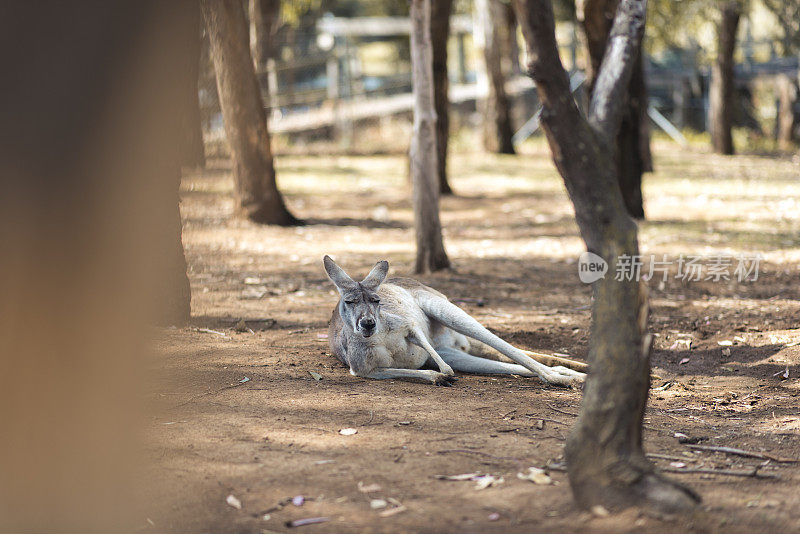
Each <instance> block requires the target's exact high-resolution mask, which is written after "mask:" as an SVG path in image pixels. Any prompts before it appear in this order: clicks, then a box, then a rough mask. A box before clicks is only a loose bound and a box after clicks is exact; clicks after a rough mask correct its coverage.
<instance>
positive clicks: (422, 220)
mask: <svg viewBox="0 0 800 534" xmlns="http://www.w3.org/2000/svg"><path fill="white" fill-rule="evenodd" d="M430 28H431V0H412V1H411V63H412V68H413V72H412V74H413V85H414V133H413V136H412V138H411V151H410V162H411V176H412V179H413V182H414V227H415V229H416V239H417V259H416V262H415V264H414V272H415V273H427V272H431V271H438V270H440V269H446V268H447V267H449V266H450V260H449V259H448V258H447V254H446V253H445V251H444V244H443V242H442V225H441V222H440V221H439V181H438V180H437V174H436V172H437V161H436V160H437V157H438V156H437V150H436V111H435V109H434V104H433V100H434V99H433V51H432V46H431V31H430Z"/></svg>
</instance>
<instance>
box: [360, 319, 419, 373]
mask: <svg viewBox="0 0 800 534" xmlns="http://www.w3.org/2000/svg"><path fill="white" fill-rule="evenodd" d="M409 333H410V329H409V328H408V327H405V325H394V327H393V328H390V329H388V330H387V331H386V332H381V333H380V334H378V335H377V336H376V337H379V339H375V340H374V342H375V343H374V345H372V346H370V348H369V356H368V358H369V360H370V361H371V363H373V364H374V365H375V367H393V368H398V369H419V368H420V367H422V366H423V365H424V364H425V362H426V361H427V359H428V353H427V352H425V350H424V349H422V348H420V347H418V346H417V345H414V344H413V343H411V342H410V341H409Z"/></svg>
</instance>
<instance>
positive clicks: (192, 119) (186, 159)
mask: <svg viewBox="0 0 800 534" xmlns="http://www.w3.org/2000/svg"><path fill="white" fill-rule="evenodd" d="M195 15H196V20H195V21H194V22H195V27H196V30H197V31H196V33H197V39H196V40H195V41H196V42H194V43H192V44H193V45H194V48H193V49H192V53H193V54H194V56H195V58H196V60H195V61H192V62H191V63H189V78H188V79H187V97H188V98H189V101H190V102H191V105H190V106H187V111H186V115H185V117H184V119H183V120H184V126H183V131H184V137H183V140H184V146H183V147H182V149H181V154H182V158H181V159H182V161H181V163H182V164H183V166H185V167H194V168H204V167H205V166H206V150H205V144H204V142H203V121H202V119H201V117H200V115H201V114H200V92H199V89H200V87H199V85H200V84H199V82H200V61H201V56H202V49H201V47H202V44H203V38H202V34H201V31H200V30H201V27H202V26H201V25H202V20H201V17H200V12H199V10H195Z"/></svg>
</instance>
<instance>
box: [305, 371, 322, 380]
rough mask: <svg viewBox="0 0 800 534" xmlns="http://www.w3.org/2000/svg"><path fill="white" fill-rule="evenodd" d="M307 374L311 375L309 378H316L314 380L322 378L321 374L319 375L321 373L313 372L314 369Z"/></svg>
mask: <svg viewBox="0 0 800 534" xmlns="http://www.w3.org/2000/svg"><path fill="white" fill-rule="evenodd" d="M308 374H310V375H311V378H313V379H314V380H316V381H320V380H322V375H321V374H319V373H317V372H314V371H309V372H308Z"/></svg>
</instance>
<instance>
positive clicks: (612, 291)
mask: <svg viewBox="0 0 800 534" xmlns="http://www.w3.org/2000/svg"><path fill="white" fill-rule="evenodd" d="M645 3H646V2H645V0H622V2H621V3H620V7H619V10H618V12H617V15H616V18H615V21H614V27H613V29H612V31H613V35H614V36H615V38H614V39H613V40H612V41H611V44H610V46H609V50H608V52H607V55H606V58H612V59H611V60H608V61H604V62H603V63H602V67H601V68H600V70H599V71H597V76H596V77H595V80H596V82H595V84H596V87H595V90H594V92H593V96H592V101H591V103H590V109H589V113H588V119H585V118H584V117H583V115H582V114H581V112H580V111H579V110H578V107H577V105H576V104H575V101H574V100H573V99H572V98H571V96H570V91H569V79H568V77H567V73H566V72H565V71H564V68H563V66H562V64H561V60H560V58H559V56H558V48H557V45H556V40H555V24H554V21H553V12H552V4H551V2H550V1H549V0H515V2H514V5H515V7H516V9H517V16H518V20H519V22H520V25H521V26H522V32H523V35H524V36H525V40H526V42H527V45H528V58H529V69H528V71H529V73H530V74H531V77H532V78H533V79H534V81H535V82H536V87H537V89H538V92H539V98H540V99H541V102H542V127H543V128H544V131H545V134H546V135H547V140H548V142H549V144H550V147H551V151H552V153H553V159H554V160H555V164H556V167H557V168H558V170H559V172H560V173H561V175H562V177H563V178H564V183H565V185H566V187H567V191H568V193H569V195H570V199H571V200H572V203H573V205H574V207H575V218H576V220H577V223H578V227H579V228H580V232H581V237H582V238H583V240H584V242H585V243H586V247H587V249H588V250H589V251H590V252H593V253H595V254H597V255H599V256H600V257H602V258H603V259H604V260H605V261H606V262H607V264H608V265H609V268H610V272H611V273H614V272H615V270H616V269H615V266H616V262H617V259H618V258H622V257H623V256H628V257H633V256H636V255H638V253H639V248H638V237H637V227H636V224H635V222H634V221H633V220H632V219H631V217H630V216H629V215H628V214H627V210H626V208H625V203H624V200H623V198H622V195H621V193H620V189H619V185H618V179H617V171H616V165H615V163H614V160H613V157H612V156H611V154H610V150H609V147H610V146H611V145H612V143H613V142H614V139H615V138H616V134H617V130H618V128H619V124H620V121H621V119H622V115H623V114H624V112H625V109H624V108H625V103H624V95H625V93H626V92H627V90H628V85H629V83H630V77H631V73H632V71H633V67H634V63H635V60H636V56H637V54H638V52H637V48H638V47H639V46H640V42H641V34H642V32H643V30H644V15H645ZM593 293H594V301H593V305H592V337H591V344H590V348H589V363H590V366H591V368H592V372H591V373H590V374H589V376H588V378H587V380H586V386H585V388H584V399H583V402H582V404H581V414H580V417H579V418H578V421H577V423H576V425H575V428H574V429H573V430H572V432H571V433H570V436H569V439H568V440H567V446H566V450H565V453H566V459H567V468H568V473H569V479H570V485H571V487H572V492H573V494H574V496H575V499H576V501H577V502H578V504H579V505H580V506H582V507H584V508H591V507H594V506H603V507H605V508H608V509H621V508H625V507H628V506H632V505H641V504H647V505H652V506H655V507H657V508H659V509H662V510H675V509H680V508H687V507H691V506H693V505H694V504H695V503H696V502H697V500H698V498H697V496H696V495H695V494H694V493H693V492H691V490H688V489H686V488H683V487H682V486H680V485H678V484H676V483H674V482H671V481H669V480H667V479H665V478H663V477H662V476H661V475H659V474H658V473H656V472H655V469H654V467H653V465H652V464H651V463H650V462H649V461H648V460H647V458H646V457H645V454H644V450H643V449H642V419H643V417H644V410H645V406H646V401H647V395H648V386H649V381H650V361H649V354H650V336H649V335H648V334H646V327H647V294H646V288H645V286H644V285H642V286H640V285H639V282H638V281H637V280H636V279H635V277H633V276H632V277H631V279H628V278H625V277H623V278H622V279H620V280H617V279H616V277H615V276H613V275H612V274H608V275H607V276H606V277H605V278H601V279H599V280H598V281H596V282H595V283H594V284H593Z"/></svg>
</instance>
